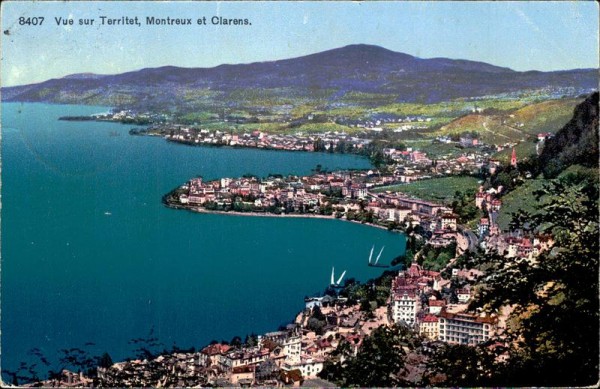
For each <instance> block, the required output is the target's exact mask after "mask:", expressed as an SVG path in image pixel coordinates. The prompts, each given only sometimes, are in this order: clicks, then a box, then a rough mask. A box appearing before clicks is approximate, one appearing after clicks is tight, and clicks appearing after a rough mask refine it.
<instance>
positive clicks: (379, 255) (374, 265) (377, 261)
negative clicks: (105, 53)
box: [369, 246, 390, 267]
mask: <svg viewBox="0 0 600 389" xmlns="http://www.w3.org/2000/svg"><path fill="white" fill-rule="evenodd" d="M384 248H385V246H383V247H382V248H381V250H380V251H379V254H378V255H377V258H375V262H374V263H371V257H372V255H373V249H371V255H369V266H371V267H390V265H382V264H379V258H381V254H382V253H383V249H384Z"/></svg>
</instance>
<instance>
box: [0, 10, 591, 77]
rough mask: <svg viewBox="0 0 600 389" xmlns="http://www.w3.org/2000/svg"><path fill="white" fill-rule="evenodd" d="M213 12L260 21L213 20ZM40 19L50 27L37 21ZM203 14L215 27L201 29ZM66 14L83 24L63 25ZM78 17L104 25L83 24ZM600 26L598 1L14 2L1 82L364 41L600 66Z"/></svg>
mask: <svg viewBox="0 0 600 389" xmlns="http://www.w3.org/2000/svg"><path fill="white" fill-rule="evenodd" d="M100 16H106V17H108V18H119V19H120V18H121V17H124V16H125V17H130V18H134V17H136V16H137V17H138V20H139V21H140V24H141V25H140V26H137V25H107V24H105V25H100V21H101V19H100ZM213 16H217V17H223V18H227V19H229V18H239V19H248V22H249V23H250V24H249V25H237V26H236V25H227V26H225V25H213V24H212V23H211V18H212V17H213ZM40 17H43V18H44V21H43V23H42V24H41V25H39V23H38V25H37V26H36V25H33V23H34V19H33V18H38V19H36V20H37V21H38V22H39V21H40ZM146 17H156V18H166V17H172V18H186V19H187V18H190V19H191V20H192V23H193V25H191V26H182V25H179V26H177V25H171V26H151V25H146ZM202 17H206V21H207V25H198V24H197V20H198V19H199V18H202ZM20 18H21V19H20ZM28 18H31V19H28ZM56 18H63V19H69V18H72V19H73V22H74V25H72V26H71V25H67V26H64V25H57V21H56ZM79 19H94V24H93V25H92V26H80V25H79ZM27 21H29V22H31V24H27ZM598 21H599V19H598V4H597V3H596V2H595V1H573V2H571V1H565V2H482V1H473V2H435V1H434V2H419V1H415V2H411V1H406V2H180V1H171V2H168V1H165V2H143V1H135V2H120V1H115V2H102V1H60V2H46V1H4V2H2V28H1V29H2V31H3V34H2V35H1V36H2V41H1V43H2V46H1V50H2V59H1V65H2V66H1V67H2V72H1V77H2V78H1V85H2V86H12V85H23V84H30V83H36V82H42V81H45V80H47V79H51V78H59V77H64V76H66V75H69V74H75V73H98V74H116V73H122V72H127V71H133V70H138V69H142V68H148V67H159V66H166V65H173V66H181V67H213V66H217V65H220V64H224V63H229V64H235V63H249V62H257V61H271V60H278V59H285V58H293V57H298V56H302V55H307V54H312V53H316V52H320V51H324V50H328V49H333V48H337V47H342V46H346V45H349V44H357V43H364V44H373V45H378V46H382V47H385V48H387V49H390V50H393V51H398V52H403V53H407V54H410V55H414V56H417V57H421V58H434V57H447V58H454V59H468V60H475V61H482V62H487V63H491V64H494V65H497V66H503V67H509V68H511V69H514V70H519V71H524V70H541V71H550V70H564V69H574V68H598V67H599V62H598V61H599V60H598V51H599V49H598V32H599V31H598Z"/></svg>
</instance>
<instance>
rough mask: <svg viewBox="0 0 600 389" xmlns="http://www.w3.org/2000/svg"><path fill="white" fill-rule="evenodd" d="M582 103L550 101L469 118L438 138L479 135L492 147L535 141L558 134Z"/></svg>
mask: <svg viewBox="0 0 600 389" xmlns="http://www.w3.org/2000/svg"><path fill="white" fill-rule="evenodd" d="M581 101H582V99H560V100H549V101H543V102H537V103H533V104H530V105H527V106H525V107H522V108H519V109H516V110H511V111H505V112H494V111H492V112H491V113H486V112H484V113H478V114H469V115H466V116H463V117H460V118H458V119H456V120H453V121H452V122H450V123H448V124H447V125H445V126H442V127H441V128H440V129H439V130H438V131H436V132H435V133H434V135H435V136H438V135H453V134H461V133H463V132H468V131H476V132H478V133H479V135H480V140H481V141H483V142H484V143H488V144H504V143H517V142H522V141H532V140H533V139H532V138H533V137H534V136H536V135H537V134H538V133H540V132H556V131H557V130H558V129H559V128H561V127H562V126H564V125H565V124H566V123H567V122H568V121H569V120H570V119H571V117H572V116H573V110H574V109H575V107H576V106H577V104H579V103H580V102H581Z"/></svg>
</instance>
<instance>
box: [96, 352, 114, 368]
mask: <svg viewBox="0 0 600 389" xmlns="http://www.w3.org/2000/svg"><path fill="white" fill-rule="evenodd" d="M112 365H113V360H112V358H111V357H110V355H108V353H104V354H102V356H101V357H100V358H98V367H103V368H109V367H111V366H112Z"/></svg>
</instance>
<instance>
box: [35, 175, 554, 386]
mask: <svg viewBox="0 0 600 389" xmlns="http://www.w3.org/2000/svg"><path fill="white" fill-rule="evenodd" d="M392 180H393V178H392ZM389 181H390V177H385V176H382V175H381V174H380V173H379V172H377V171H373V170H370V171H336V172H320V171H317V172H315V173H314V174H312V175H308V176H285V177H284V176H270V177H267V178H264V179H261V178H258V177H253V176H246V177H238V178H221V179H216V180H211V181H205V180H203V179H202V178H199V177H197V178H193V179H191V180H190V181H189V182H187V183H185V184H184V185H182V186H180V187H178V188H176V189H175V190H173V191H172V192H170V193H168V194H167V195H165V196H164V198H163V201H164V203H165V204H166V205H167V206H169V207H173V208H181V209H188V210H193V211H210V212H217V213H227V212H233V213H236V214H238V213H239V214H248V215H252V216H256V215H266V214H269V215H272V216H280V217H285V216H286V215H289V216H293V215H296V216H311V215H315V216H318V215H320V216H322V217H331V218H337V219H345V220H351V221H359V222H362V223H365V224H368V225H373V226H380V227H385V228H388V229H390V230H401V231H404V232H405V233H406V234H407V255H405V256H404V258H401V260H400V262H399V263H400V264H403V265H404V266H402V269H401V270H394V268H392V269H391V270H388V271H386V272H384V274H383V275H382V276H381V277H380V279H384V278H387V279H388V280H389V281H390V282H389V283H388V284H379V285H378V286H377V289H378V290H379V292H381V293H382V295H381V296H378V297H377V298H376V299H375V301H368V300H365V299H364V298H363V299H361V298H357V297H356V295H354V294H353V293H352V292H351V290H352V288H355V287H356V284H354V283H355V281H354V280H352V281H347V282H346V283H345V284H342V283H340V281H341V279H340V280H338V281H337V282H335V281H334V280H333V275H332V284H331V285H330V286H329V287H328V288H327V290H326V291H325V293H324V294H323V295H318V296H312V297H307V298H305V309H304V310H303V311H302V312H300V313H299V314H298V315H297V316H296V318H295V319H294V320H293V322H292V323H290V324H288V325H287V326H285V327H280V328H279V330H278V331H274V332H269V333H265V334H262V335H259V336H251V337H247V338H246V340H245V341H244V342H241V338H237V340H232V341H231V342H223V341H222V342H216V341H214V342H212V343H211V344H210V345H208V346H206V347H204V348H202V349H200V350H199V351H195V350H194V351H178V352H171V353H167V354H160V355H153V354H150V353H148V354H147V355H145V356H144V357H140V358H138V359H133V360H127V361H124V362H118V363H112V361H110V363H105V364H103V365H102V366H98V367H97V369H96V370H95V371H94V372H93V374H91V375H90V374H86V373H85V372H78V373H75V372H71V371H69V370H63V371H62V372H60V374H58V375H56V376H54V377H53V378H52V379H49V380H46V381H43V382H41V383H42V384H43V386H49V387H52V386H61V387H69V386H71V387H73V386H152V387H191V386H300V385H302V386H311V387H332V386H335V384H334V383H332V382H330V381H328V380H327V378H328V377H327V376H325V377H323V374H320V373H322V372H323V369H324V367H325V366H326V365H327V364H328V363H334V362H340V359H341V360H342V361H343V359H344V358H347V357H348V356H344V355H345V354H340V353H339V351H338V350H339V349H340V348H342V347H345V348H346V349H347V350H349V354H348V355H350V356H351V355H356V354H357V353H358V351H359V349H360V347H361V345H362V344H363V342H364V341H365V339H367V338H368V337H369V336H370V335H372V333H373V331H376V330H377V329H378V328H381V327H391V326H400V327H401V328H404V329H408V330H409V331H411V333H414V336H415V337H417V338H418V339H419V342H422V343H420V344H421V345H422V346H421V351H419V352H416V351H415V350H414V349H409V348H407V349H406V352H407V353H408V355H409V358H408V359H407V362H406V363H407V369H405V372H406V377H405V378H406V379H407V380H408V382H413V383H415V384H416V383H418V382H422V381H421V380H422V377H423V374H424V373H425V367H424V366H425V365H426V362H427V359H428V358H429V357H428V355H429V354H428V353H427V350H432V349H435V347H439V345H441V344H462V345H467V346H475V345H482V344H483V345H487V347H489V348H495V349H497V348H500V349H502V347H505V346H506V345H504V344H502V342H501V341H498V339H502V337H503V334H504V333H505V331H506V329H507V318H508V315H509V314H510V312H511V311H510V308H506V309H503V310H500V311H499V312H497V313H492V314H487V313H484V312H483V311H481V310H470V309H469V302H470V301H471V299H472V298H473V296H474V294H475V293H476V291H477V288H478V282H479V281H480V280H482V279H483V278H484V277H486V276H487V274H486V272H484V271H482V270H480V269H475V268H470V267H469V265H468V262H465V261H464V260H462V259H461V258H464V254H466V253H468V252H471V251H475V250H476V249H477V247H485V248H486V250H495V251H497V252H500V253H504V254H505V256H507V257H512V258H516V259H518V260H519V261H524V262H525V263H528V262H529V263H533V262H535V261H536V257H537V255H539V254H540V253H541V252H543V251H545V250H548V249H550V248H551V247H552V245H553V238H552V237H551V236H549V235H530V236H527V235H524V234H523V233H522V231H508V232H501V230H500V228H498V225H497V224H496V223H495V215H496V214H497V211H498V210H499V209H500V207H501V206H502V203H501V201H500V200H498V199H496V198H495V196H494V193H495V191H494V190H492V191H483V190H482V189H481V190H480V191H479V192H477V193H476V194H475V196H474V198H473V199H472V201H473V202H475V205H476V206H477V207H478V208H479V209H481V210H482V211H483V212H485V213H487V214H488V217H487V218H482V219H481V220H480V221H479V223H478V228H477V229H476V230H475V231H474V232H473V231H471V230H469V229H468V228H467V227H466V226H464V225H461V224H459V221H458V216H457V215H456V214H454V213H452V210H451V209H450V208H448V207H447V206H445V205H443V204H438V203H435V202H430V201H423V200H420V199H416V198H411V197H408V196H405V195H402V194H398V193H390V192H386V191H378V192H375V191H374V189H377V186H378V185H383V184H385V183H388V182H389ZM431 250H434V251H435V253H436V254H437V256H438V257H442V256H444V255H445V256H446V261H445V262H444V263H441V264H437V268H436V270H432V268H435V266H431V265H430V264H429V265H428V266H425V264H423V265H420V264H419V262H421V263H423V258H419V257H420V256H421V257H424V256H426V255H427V252H429V251H431ZM371 251H372V253H371V254H373V250H371ZM409 255H410V257H409ZM372 256H373V255H372ZM371 260H372V258H369V264H371ZM365 262H366V261H365ZM365 265H367V263H365ZM376 282H377V281H376ZM382 285H384V286H382ZM372 286H373V287H375V286H374V284H373V285H372ZM379 292H378V293H379ZM382 296H383V297H382ZM492 340H493V341H492ZM423 350H425V351H423ZM503 357H505V355H503V354H502V353H500V354H499V356H498V358H503ZM37 384H39V383H37Z"/></svg>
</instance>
